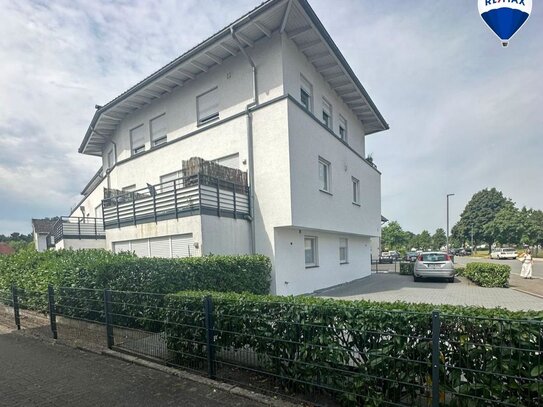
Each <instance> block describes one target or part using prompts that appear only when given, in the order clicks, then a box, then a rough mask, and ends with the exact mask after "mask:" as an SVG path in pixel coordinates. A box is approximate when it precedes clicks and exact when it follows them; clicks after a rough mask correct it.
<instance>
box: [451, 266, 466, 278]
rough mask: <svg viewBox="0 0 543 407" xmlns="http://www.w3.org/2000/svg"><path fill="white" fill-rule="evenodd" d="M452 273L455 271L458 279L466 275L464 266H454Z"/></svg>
mask: <svg viewBox="0 0 543 407" xmlns="http://www.w3.org/2000/svg"><path fill="white" fill-rule="evenodd" d="M454 271H456V275H457V276H459V277H462V276H465V275H466V267H465V266H454Z"/></svg>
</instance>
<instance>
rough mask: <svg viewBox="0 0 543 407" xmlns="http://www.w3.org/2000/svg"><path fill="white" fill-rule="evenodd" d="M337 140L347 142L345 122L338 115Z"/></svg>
mask: <svg viewBox="0 0 543 407" xmlns="http://www.w3.org/2000/svg"><path fill="white" fill-rule="evenodd" d="M339 138H340V139H342V140H343V141H347V120H345V118H344V117H343V116H342V115H339Z"/></svg>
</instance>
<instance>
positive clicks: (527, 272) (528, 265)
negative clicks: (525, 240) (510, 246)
mask: <svg viewBox="0 0 543 407" xmlns="http://www.w3.org/2000/svg"><path fill="white" fill-rule="evenodd" d="M520 261H522V269H521V270H520V276H521V277H523V278H532V265H533V264H534V259H533V258H532V252H531V251H530V250H528V251H526V253H524V256H522V258H521V259H520Z"/></svg>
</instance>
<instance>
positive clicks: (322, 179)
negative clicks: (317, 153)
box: [319, 158, 330, 192]
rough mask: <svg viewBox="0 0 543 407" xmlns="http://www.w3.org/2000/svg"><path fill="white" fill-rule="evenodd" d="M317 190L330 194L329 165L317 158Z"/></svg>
mask: <svg viewBox="0 0 543 407" xmlns="http://www.w3.org/2000/svg"><path fill="white" fill-rule="evenodd" d="M319 189H320V190H321V191H324V192H330V163H329V162H328V161H326V160H325V159H323V158H319Z"/></svg>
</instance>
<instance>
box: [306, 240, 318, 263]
mask: <svg viewBox="0 0 543 407" xmlns="http://www.w3.org/2000/svg"><path fill="white" fill-rule="evenodd" d="M306 241H311V242H312V245H311V248H312V251H313V256H312V257H313V261H312V262H310V263H308V262H307V258H306V245H305V244H306ZM304 263H305V268H313V267H319V245H318V237H317V236H304Z"/></svg>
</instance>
